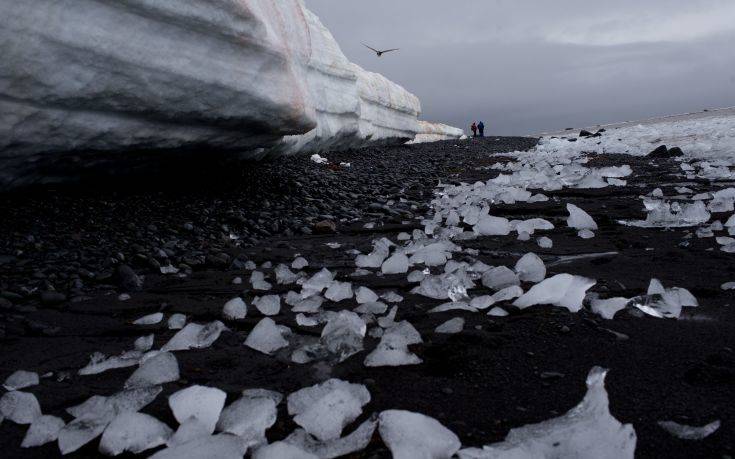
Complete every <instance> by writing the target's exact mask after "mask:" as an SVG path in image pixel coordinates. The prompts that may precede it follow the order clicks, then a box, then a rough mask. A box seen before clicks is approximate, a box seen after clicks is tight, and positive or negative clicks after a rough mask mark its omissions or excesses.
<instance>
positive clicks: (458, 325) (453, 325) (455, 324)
mask: <svg viewBox="0 0 735 459" xmlns="http://www.w3.org/2000/svg"><path fill="white" fill-rule="evenodd" d="M463 329H464V319H463V318H461V317H455V318H454V319H449V320H447V321H446V322H444V323H443V324H441V325H439V326H438V327H436V329H434V332H436V333H443V334H447V335H453V334H455V333H460V332H462V330H463Z"/></svg>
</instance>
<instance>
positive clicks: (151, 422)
mask: <svg viewBox="0 0 735 459" xmlns="http://www.w3.org/2000/svg"><path fill="white" fill-rule="evenodd" d="M172 433H173V431H172V430H171V428H169V427H168V426H167V425H166V424H164V423H162V422H161V421H159V420H158V419H156V418H154V417H152V416H149V415H147V414H143V413H135V412H127V413H122V414H120V415H118V416H117V417H116V418H115V419H113V420H112V422H110V424H109V425H108V426H107V428H106V429H105V431H104V433H103V434H102V439H101V440H100V447H99V450H100V452H101V453H102V454H105V455H107V456H117V455H119V454H122V453H123V452H125V451H129V452H131V453H133V454H139V453H142V452H143V451H146V450H148V449H151V448H155V447H157V446H161V445H164V444H166V441H167V440H168V438H169V437H170V436H171V434H172Z"/></svg>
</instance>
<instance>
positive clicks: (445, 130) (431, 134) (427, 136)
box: [410, 121, 464, 143]
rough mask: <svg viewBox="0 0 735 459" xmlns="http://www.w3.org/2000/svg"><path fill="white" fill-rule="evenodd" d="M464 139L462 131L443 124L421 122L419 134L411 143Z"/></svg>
mask: <svg viewBox="0 0 735 459" xmlns="http://www.w3.org/2000/svg"><path fill="white" fill-rule="evenodd" d="M462 137H464V131H463V130H462V129H459V128H456V127H452V126H447V125H446V124H441V123H430V122H428V121H419V132H418V134H416V137H415V138H414V139H413V140H412V141H411V142H410V143H426V142H437V141H439V140H450V139H460V138H462Z"/></svg>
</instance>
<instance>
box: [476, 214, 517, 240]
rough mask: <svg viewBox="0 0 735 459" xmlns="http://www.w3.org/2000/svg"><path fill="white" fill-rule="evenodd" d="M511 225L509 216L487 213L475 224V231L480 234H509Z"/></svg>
mask: <svg viewBox="0 0 735 459" xmlns="http://www.w3.org/2000/svg"><path fill="white" fill-rule="evenodd" d="M510 231H511V226H510V221H508V219H507V218H502V217H493V216H492V215H485V216H483V217H481V218H480V221H479V222H478V223H477V224H476V225H475V232H476V233H477V234H479V235H480V236H507V235H509V234H510Z"/></svg>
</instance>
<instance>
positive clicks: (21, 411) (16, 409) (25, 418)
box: [0, 391, 41, 424]
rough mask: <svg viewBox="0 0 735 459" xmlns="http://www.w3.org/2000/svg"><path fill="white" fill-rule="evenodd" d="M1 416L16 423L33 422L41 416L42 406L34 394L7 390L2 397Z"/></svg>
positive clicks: (0, 400)
mask: <svg viewBox="0 0 735 459" xmlns="http://www.w3.org/2000/svg"><path fill="white" fill-rule="evenodd" d="M0 416H2V417H4V418H5V419H7V420H8V421H12V422H14V423H16V424H31V423H32V422H33V421H35V420H36V419H37V418H39V417H40V416H41V406H40V405H39V404H38V400H37V399H36V396H35V395H33V394H30V393H28V392H20V391H11V392H6V393H4V394H3V396H2V397H0Z"/></svg>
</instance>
